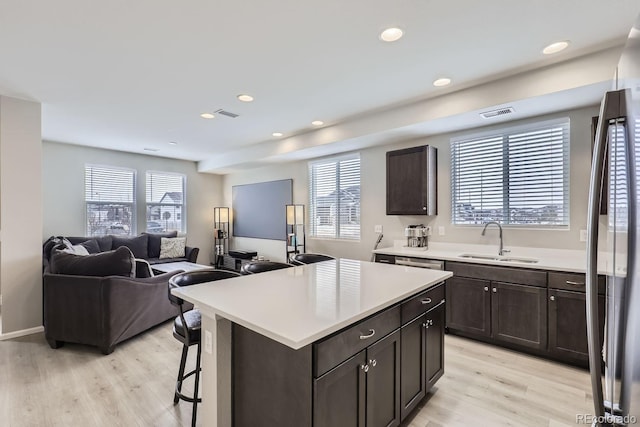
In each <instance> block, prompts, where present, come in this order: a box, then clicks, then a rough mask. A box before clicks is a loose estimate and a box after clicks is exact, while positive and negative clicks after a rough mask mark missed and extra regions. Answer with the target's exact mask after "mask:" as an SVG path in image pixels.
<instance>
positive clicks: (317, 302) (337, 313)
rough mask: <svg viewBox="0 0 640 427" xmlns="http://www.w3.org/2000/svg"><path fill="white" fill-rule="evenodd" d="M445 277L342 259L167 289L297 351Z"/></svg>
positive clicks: (208, 312)
mask: <svg viewBox="0 0 640 427" xmlns="http://www.w3.org/2000/svg"><path fill="white" fill-rule="evenodd" d="M451 275H452V274H451V273H449V272H446V271H438V270H428V269H423V268H415V267H404V266H398V265H388V264H380V263H372V262H367V261H357V260H351V259H344V258H343V259H337V260H332V261H324V262H320V263H315V264H309V265H304V266H299V267H292V268H286V269H282V270H275V271H269V272H266V273H260V274H254V275H247V276H240V277H235V278H232V279H225V280H219V281H216V282H209V283H202V284H198V285H193V286H189V287H185V288H179V289H173V290H172V291H171V292H172V293H173V294H174V295H177V296H179V297H181V298H183V299H185V300H186V301H189V302H191V303H193V304H194V305H195V306H196V307H198V308H199V309H200V310H201V311H202V312H203V313H204V314H206V315H208V316H210V317H213V316H214V315H219V316H221V317H224V318H226V319H229V320H231V321H232V322H235V323H237V324H240V325H242V326H244V327H246V328H249V329H251V330H253V331H255V332H258V333H260V334H262V335H265V336H267V337H269V338H271V339H273V340H275V341H278V342H280V343H282V344H285V345H287V346H289V347H291V348H293V349H299V348H302V347H304V346H305V345H307V344H310V343H312V342H314V341H317V340H319V339H321V338H324V337H326V336H328V335H330V334H332V333H333V332H336V331H338V330H340V329H342V328H344V327H346V326H349V325H350V324H353V323H355V322H357V321H359V320H361V319H364V318H365V317H368V316H370V315H372V314H375V313H377V312H379V311H381V310H383V309H384V308H386V307H389V306H391V305H393V304H395V303H397V302H399V301H402V300H404V299H406V298H408V297H410V296H412V295H414V294H417V293H419V292H420V291H422V290H425V289H427V288H429V287H431V286H433V285H435V284H437V283H440V282H442V281H443V280H445V279H447V278H449V277H451Z"/></svg>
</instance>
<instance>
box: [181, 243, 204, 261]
mask: <svg viewBox="0 0 640 427" xmlns="http://www.w3.org/2000/svg"><path fill="white" fill-rule="evenodd" d="M199 252H200V248H192V247H189V246H187V247H185V248H184V256H185V258H187V260H188V261H189V262H192V263H194V264H197V262H196V260H197V259H198V253H199Z"/></svg>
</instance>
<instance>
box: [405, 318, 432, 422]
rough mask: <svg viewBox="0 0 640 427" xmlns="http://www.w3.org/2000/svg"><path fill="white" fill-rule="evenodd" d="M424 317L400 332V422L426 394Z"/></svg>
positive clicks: (408, 324) (412, 322)
mask: <svg viewBox="0 0 640 427" xmlns="http://www.w3.org/2000/svg"><path fill="white" fill-rule="evenodd" d="M425 319H426V317H425V315H422V316H420V317H418V318H416V319H415V320H413V321H411V322H409V323H407V324H406V325H404V326H403V327H402V329H401V330H400V335H401V337H400V338H401V339H400V343H401V352H400V356H401V363H400V405H401V407H400V412H401V416H402V420H404V419H405V418H406V417H407V415H409V414H410V413H411V411H413V410H414V409H415V407H416V406H418V403H420V401H421V400H422V398H423V397H424V396H425V395H426V394H427V391H426V389H425V364H426V354H425V350H426V348H425V347H426V346H425V335H426V334H425V332H424V331H425V328H424V325H425V323H426V322H425Z"/></svg>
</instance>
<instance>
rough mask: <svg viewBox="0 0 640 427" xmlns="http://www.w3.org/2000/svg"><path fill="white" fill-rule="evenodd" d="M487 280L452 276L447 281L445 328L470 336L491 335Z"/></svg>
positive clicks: (489, 283) (488, 284)
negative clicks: (466, 333)
mask: <svg viewBox="0 0 640 427" xmlns="http://www.w3.org/2000/svg"><path fill="white" fill-rule="evenodd" d="M490 285H491V282H490V281H489V280H479V279H470V278H467V277H457V276H454V277H452V278H451V279H449V280H448V281H447V286H446V290H447V297H446V300H447V327H448V328H449V329H453V330H458V331H462V332H468V333H470V334H475V335H482V336H490V335H491V294H490V292H489V289H490V288H489V287H490Z"/></svg>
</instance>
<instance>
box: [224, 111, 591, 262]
mask: <svg viewBox="0 0 640 427" xmlns="http://www.w3.org/2000/svg"><path fill="white" fill-rule="evenodd" d="M597 114H598V108H597V106H592V107H587V108H581V109H577V110H571V111H566V112H561V113H554V114H550V115H546V116H540V117H535V118H532V119H526V120H519V121H513V122H510V123H507V124H505V123H502V124H500V125H497V126H486V127H483V128H482V130H483V131H484V130H488V129H491V128H496V127H508V126H514V125H519V124H524V123H529V122H535V121H541V120H548V119H551V118H559V117H569V119H570V121H571V131H570V132H571V133H570V138H571V139H570V147H571V149H570V199H571V204H570V215H571V216H570V228H569V229H568V230H541V229H514V228H506V229H505V232H504V242H505V246H506V247H508V246H531V247H548V248H560V249H584V247H585V243H584V242H580V240H579V236H580V229H584V228H585V226H586V216H587V213H586V207H587V196H588V181H589V170H590V163H591V117H592V116H595V115H597ZM479 130H480V129H473V130H467V131H464V132H455V133H446V134H441V135H434V136H429V137H425V138H419V139H415V140H411V141H404V142H399V143H393V144H389V145H384V146H378V147H372V148H368V149H364V150H361V151H360V158H361V227H362V228H361V232H362V234H361V240H360V241H359V242H350V241H345V240H342V241H335V240H327V239H324V240H323V239H314V238H310V237H309V236H308V234H307V251H308V252H319V253H326V254H331V255H334V256H338V257H349V258H357V259H363V260H367V259H369V258H370V256H371V249H372V247H373V245H374V243H375V239H376V237H377V235H376V234H375V233H374V225H376V224H380V225H382V226H383V228H384V239H383V241H382V243H381V245H380V247H384V246H390V245H393V240H396V239H403V238H404V237H403V232H404V228H405V227H406V226H407V225H409V224H420V223H424V224H425V225H431V226H432V227H433V229H434V235H433V236H432V237H431V240H432V241H439V242H451V243H477V244H487V245H493V246H495V245H497V237H496V236H494V235H493V233H487V236H485V237H483V236H481V235H480V231H481V230H480V227H479V226H453V225H451V193H450V181H451V177H450V148H449V144H450V139H451V138H453V137H457V136H461V135H465V134H470V133H475V132H478V131H479ZM424 144H429V145H432V146H434V147H436V148H437V149H438V215H437V216H432V217H424V216H422V217H421V216H398V215H386V184H385V182H386V175H385V173H386V172H385V171H386V156H385V155H386V152H387V151H389V150H395V149H400V148H405V147H412V146H417V145H424ZM307 163H308V161H306V160H305V161H298V162H291V163H287V164H282V165H275V166H269V167H263V168H259V169H253V170H249V171H243V172H238V173H233V174H229V175H226V176H225V177H224V182H223V184H224V200H225V203H226V206H231V187H232V186H233V185H238V184H248V183H254V182H263V181H271V180H274V179H286V178H293V183H294V189H293V200H294V203H302V204H304V205H305V206H306V207H307V216H308V204H309V194H308V169H307V167H308V166H307ZM439 226H443V227H445V235H444V236H439V235H438V233H437V230H438V227H439ZM230 245H231V247H232V248H240V249H254V250H257V251H258V252H259V254H260V255H264V256H265V257H267V258H269V259H272V260H280V261H284V258H285V246H284V242H282V241H272V240H261V239H246V238H232V239H231V243H230Z"/></svg>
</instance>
